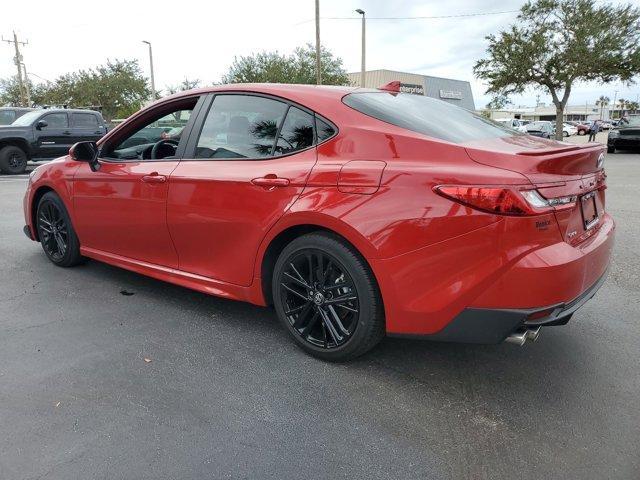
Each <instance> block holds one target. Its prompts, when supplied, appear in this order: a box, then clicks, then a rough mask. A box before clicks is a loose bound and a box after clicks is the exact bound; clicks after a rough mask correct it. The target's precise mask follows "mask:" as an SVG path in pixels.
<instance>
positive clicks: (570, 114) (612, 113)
mask: <svg viewBox="0 0 640 480" xmlns="http://www.w3.org/2000/svg"><path fill="white" fill-rule="evenodd" d="M622 111H623V110H622V109H621V108H620V107H617V108H616V109H615V110H614V109H613V107H612V106H607V107H602V108H600V106H599V105H595V104H588V103H587V104H582V105H567V106H566V107H565V109H564V114H563V116H562V119H563V120H564V121H586V120H610V119H612V118H619V117H620V114H621V112H622ZM488 112H489V116H490V118H491V119H493V120H505V119H511V118H517V119H519V120H531V121H538V120H549V121H552V122H554V121H555V120H556V107H555V105H538V106H537V107H508V108H501V109H496V110H488ZM624 112H626V113H627V114H634V113H636V111H635V110H628V109H627V110H624Z"/></svg>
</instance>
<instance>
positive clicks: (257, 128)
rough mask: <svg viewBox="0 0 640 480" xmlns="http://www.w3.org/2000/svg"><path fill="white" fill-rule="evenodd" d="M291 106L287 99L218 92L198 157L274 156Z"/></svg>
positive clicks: (203, 133) (199, 145)
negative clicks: (282, 100)
mask: <svg viewBox="0 0 640 480" xmlns="http://www.w3.org/2000/svg"><path fill="white" fill-rule="evenodd" d="M287 107H288V105H287V104H286V103H284V102H280V101H278V100H273V99H270V98H265V97H260V96H254V95H235V94H234V95H231V94H227V95H224V94H223V95H216V96H215V98H214V100H213V104H212V105H211V108H210V110H209V113H208V114H207V117H206V119H205V121H204V125H203V127H202V131H201V132H200V137H199V138H198V143H197V146H196V155H195V157H196V158H210V159H240V158H246V159H259V158H264V157H270V156H271V155H273V152H274V149H275V143H276V136H277V135H278V130H279V129H280V126H281V124H282V122H283V120H284V117H285V114H286V112H287ZM282 148H284V147H282Z"/></svg>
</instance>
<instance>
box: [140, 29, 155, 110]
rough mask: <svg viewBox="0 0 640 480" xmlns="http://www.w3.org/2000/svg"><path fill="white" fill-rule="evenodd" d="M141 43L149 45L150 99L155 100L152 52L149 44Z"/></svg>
mask: <svg viewBox="0 0 640 480" xmlns="http://www.w3.org/2000/svg"><path fill="white" fill-rule="evenodd" d="M142 43H146V44H147V45H149V67H150V68H151V99H152V100H155V99H156V81H155V79H154V77H153V52H152V51H151V42H147V41H146V40H142Z"/></svg>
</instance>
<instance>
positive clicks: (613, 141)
mask: <svg viewBox="0 0 640 480" xmlns="http://www.w3.org/2000/svg"><path fill="white" fill-rule="evenodd" d="M607 146H609V147H614V148H640V138H638V137H631V138H625V137H624V136H622V135H621V136H619V137H615V138H609V139H608V140H607Z"/></svg>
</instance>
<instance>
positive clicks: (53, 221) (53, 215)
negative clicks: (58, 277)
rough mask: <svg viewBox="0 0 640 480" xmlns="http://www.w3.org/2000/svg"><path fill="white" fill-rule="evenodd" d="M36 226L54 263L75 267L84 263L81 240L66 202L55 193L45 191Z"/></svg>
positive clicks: (37, 214)
mask: <svg viewBox="0 0 640 480" xmlns="http://www.w3.org/2000/svg"><path fill="white" fill-rule="evenodd" d="M36 228H37V230H38V238H39V239H40V243H41V244H42V249H43V250H44V253H45V255H46V256H47V258H49V260H51V262H52V263H53V264H54V265H57V266H59V267H73V266H74V265H78V264H79V263H82V261H83V260H84V259H83V257H82V256H81V255H80V241H79V240H78V236H77V235H76V232H75V230H74V229H73V225H72V224H71V218H70V217H69V213H68V212H67V209H66V208H65V206H64V203H62V200H60V197H59V196H58V195H56V194H55V193H53V192H47V193H45V194H44V195H43V196H42V198H41V199H40V201H39V202H38V209H37V213H36Z"/></svg>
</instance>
